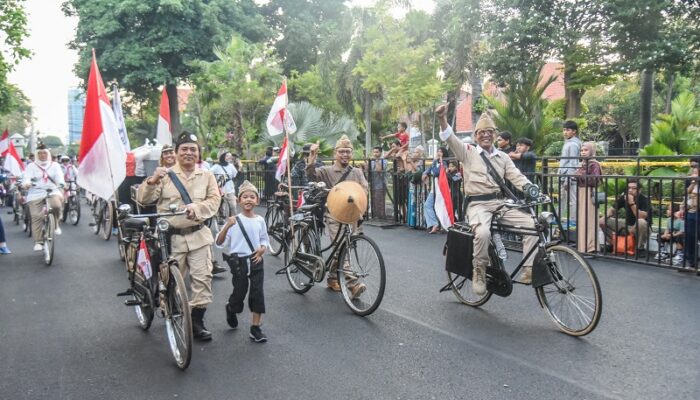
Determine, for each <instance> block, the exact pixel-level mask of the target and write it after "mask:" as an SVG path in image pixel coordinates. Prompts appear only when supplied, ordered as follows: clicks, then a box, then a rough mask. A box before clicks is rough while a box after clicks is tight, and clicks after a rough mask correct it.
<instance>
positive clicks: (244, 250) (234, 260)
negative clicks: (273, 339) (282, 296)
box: [216, 181, 270, 343]
mask: <svg viewBox="0 0 700 400" xmlns="http://www.w3.org/2000/svg"><path fill="white" fill-rule="evenodd" d="M259 203H260V195H259V194H258V190H257V189H256V188H255V186H253V184H252V183H250V182H248V181H244V182H243V183H242V184H241V186H240V187H239V189H238V205H239V207H240V209H241V210H242V212H241V213H240V214H238V215H236V216H233V217H229V218H228V220H227V221H226V225H225V226H224V228H223V229H222V230H221V232H219V235H217V237H216V244H217V245H219V246H221V245H222V244H223V243H224V242H226V243H227V247H228V248H227V249H225V250H226V251H225V252H228V257H226V261H227V262H228V265H229V266H230V267H231V274H232V275H233V277H232V278H231V282H232V283H233V293H231V296H229V298H228V303H226V322H228V324H229V326H230V327H231V328H233V329H236V328H237V327H238V317H237V316H236V314H239V313H240V312H242V311H243V300H244V299H245V296H246V294H248V307H249V308H250V311H251V314H252V322H251V326H250V338H251V339H252V340H253V341H255V342H258V343H261V342H266V341H267V336H265V334H264V333H262V330H260V324H261V320H262V314H264V313H265V297H264V295H263V254H265V249H266V248H267V247H268V246H269V245H270V241H269V239H268V236H267V227H266V226H265V219H263V217H261V216H259V215H256V214H255V206H257V205H258V204H259ZM249 289H250V290H249Z"/></svg>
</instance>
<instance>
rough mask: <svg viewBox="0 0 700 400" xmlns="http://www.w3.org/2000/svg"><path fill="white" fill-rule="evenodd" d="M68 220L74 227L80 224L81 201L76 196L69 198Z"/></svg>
mask: <svg viewBox="0 0 700 400" xmlns="http://www.w3.org/2000/svg"><path fill="white" fill-rule="evenodd" d="M68 220H69V222H70V223H71V224H73V225H78V222H80V201H79V200H78V198H77V197H76V196H71V197H70V198H68Z"/></svg>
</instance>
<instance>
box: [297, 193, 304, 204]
mask: <svg viewBox="0 0 700 400" xmlns="http://www.w3.org/2000/svg"><path fill="white" fill-rule="evenodd" d="M303 205H304V191H303V190H300V191H299V194H298V195H297V205H296V208H299V207H301V206H303Z"/></svg>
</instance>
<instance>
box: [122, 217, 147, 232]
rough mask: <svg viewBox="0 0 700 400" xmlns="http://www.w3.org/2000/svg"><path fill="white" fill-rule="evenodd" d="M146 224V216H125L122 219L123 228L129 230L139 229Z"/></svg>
mask: <svg viewBox="0 0 700 400" xmlns="http://www.w3.org/2000/svg"><path fill="white" fill-rule="evenodd" d="M147 224H148V218H127V219H125V220H124V221H122V226H123V227H124V229H130V230H135V231H138V230H141V229H143V227H144V226H146V225H147Z"/></svg>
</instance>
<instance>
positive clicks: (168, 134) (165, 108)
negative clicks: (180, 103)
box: [156, 87, 173, 146]
mask: <svg viewBox="0 0 700 400" xmlns="http://www.w3.org/2000/svg"><path fill="white" fill-rule="evenodd" d="M156 140H157V141H158V143H160V144H161V146H163V145H166V144H169V145H172V144H173V133H172V131H171V129H170V103H169V102H168V92H166V91H165V87H163V94H162V95H161V96H160V113H159V114H158V127H157V128H156Z"/></svg>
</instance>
